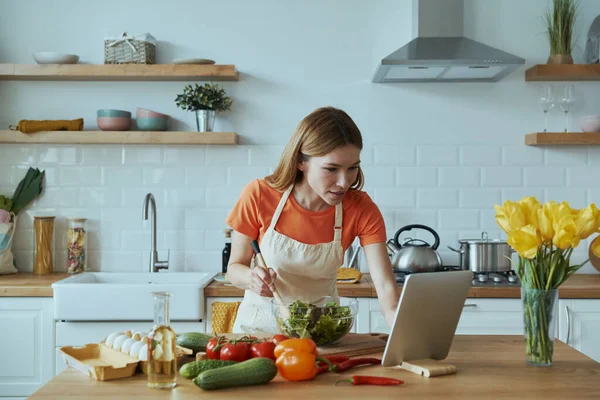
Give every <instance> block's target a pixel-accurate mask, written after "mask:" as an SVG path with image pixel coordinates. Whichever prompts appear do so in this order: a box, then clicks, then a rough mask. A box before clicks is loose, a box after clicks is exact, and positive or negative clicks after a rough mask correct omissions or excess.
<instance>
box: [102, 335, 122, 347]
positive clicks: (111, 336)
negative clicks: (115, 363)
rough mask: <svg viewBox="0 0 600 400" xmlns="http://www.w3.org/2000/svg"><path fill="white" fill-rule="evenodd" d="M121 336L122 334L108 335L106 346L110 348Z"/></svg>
mask: <svg viewBox="0 0 600 400" xmlns="http://www.w3.org/2000/svg"><path fill="white" fill-rule="evenodd" d="M122 334H123V333H122V332H113V333H111V334H110V335H108V337H107V338H106V345H107V346H112V344H113V342H114V341H115V339H116V338H118V337H119V336H121V335H122Z"/></svg>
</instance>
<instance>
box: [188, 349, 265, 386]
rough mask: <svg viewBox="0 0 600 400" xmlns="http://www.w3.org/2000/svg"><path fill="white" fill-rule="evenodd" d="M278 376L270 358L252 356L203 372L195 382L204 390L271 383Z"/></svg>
mask: <svg viewBox="0 0 600 400" xmlns="http://www.w3.org/2000/svg"><path fill="white" fill-rule="evenodd" d="M275 376H277V366H276V365H275V362H274V361H273V360H271V359H270V358H263V357H259V358H252V359H250V360H247V361H243V362H241V363H237V364H235V365H232V366H229V367H223V368H219V369H211V370H209V371H205V372H202V373H201V374H200V375H198V376H197V377H196V378H194V380H193V382H194V384H195V385H196V386H198V387H200V388H202V389H204V390H214V389H225V388H232V387H237V386H252V385H262V384H265V383H269V382H270V381H271V380H273V378H275Z"/></svg>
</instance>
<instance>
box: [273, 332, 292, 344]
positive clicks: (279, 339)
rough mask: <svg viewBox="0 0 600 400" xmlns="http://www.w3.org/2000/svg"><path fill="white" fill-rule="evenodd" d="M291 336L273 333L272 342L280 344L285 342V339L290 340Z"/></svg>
mask: <svg viewBox="0 0 600 400" xmlns="http://www.w3.org/2000/svg"><path fill="white" fill-rule="evenodd" d="M288 339H289V337H287V336H285V335H282V334H277V335H273V337H272V338H271V342H273V343H275V345H278V344H279V343H281V342H283V341H284V340H288Z"/></svg>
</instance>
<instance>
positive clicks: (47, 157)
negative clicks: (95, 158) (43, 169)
mask: <svg viewBox="0 0 600 400" xmlns="http://www.w3.org/2000/svg"><path fill="white" fill-rule="evenodd" d="M37 156H38V164H40V165H41V166H43V165H46V164H59V165H74V164H80V163H81V158H82V157H81V148H79V147H72V146H62V147H61V146H49V147H38V149H37Z"/></svg>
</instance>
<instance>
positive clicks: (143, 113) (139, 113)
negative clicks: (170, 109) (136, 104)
mask: <svg viewBox="0 0 600 400" xmlns="http://www.w3.org/2000/svg"><path fill="white" fill-rule="evenodd" d="M135 116H136V118H169V116H168V115H167V114H161V113H157V112H155V111H152V110H146V109H145V108H138V109H136V110H135Z"/></svg>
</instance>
